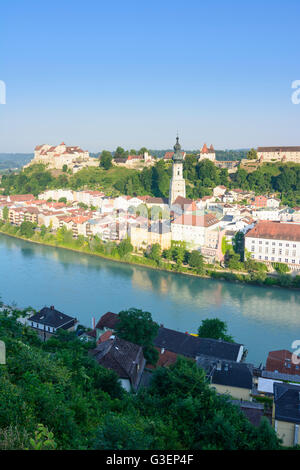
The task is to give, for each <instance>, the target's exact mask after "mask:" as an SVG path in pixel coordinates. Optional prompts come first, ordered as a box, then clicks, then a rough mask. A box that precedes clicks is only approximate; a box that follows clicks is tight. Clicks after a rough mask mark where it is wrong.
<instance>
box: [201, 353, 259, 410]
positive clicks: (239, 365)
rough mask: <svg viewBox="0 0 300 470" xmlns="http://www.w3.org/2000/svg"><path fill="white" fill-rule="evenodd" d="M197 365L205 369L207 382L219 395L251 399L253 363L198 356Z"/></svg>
mask: <svg viewBox="0 0 300 470" xmlns="http://www.w3.org/2000/svg"><path fill="white" fill-rule="evenodd" d="M197 365H198V367H201V368H202V369H204V370H205V372H206V376H207V380H208V383H209V385H210V387H211V388H213V389H215V390H216V392H217V393H219V394H221V395H229V396H231V397H232V398H235V399H238V400H245V401H252V396H251V394H252V388H253V365H252V364H246V363H244V362H235V361H229V360H224V359H223V360H222V359H219V358H214V357H209V356H200V357H198V358H197Z"/></svg>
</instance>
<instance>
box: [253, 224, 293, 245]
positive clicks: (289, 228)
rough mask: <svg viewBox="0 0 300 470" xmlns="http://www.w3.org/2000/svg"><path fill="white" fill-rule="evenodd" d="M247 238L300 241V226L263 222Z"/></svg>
mask: <svg viewBox="0 0 300 470" xmlns="http://www.w3.org/2000/svg"><path fill="white" fill-rule="evenodd" d="M245 237H251V238H267V239H270V240H287V241H300V225H298V224H285V223H281V222H271V221H266V220H263V221H259V222H258V223H257V224H256V225H255V227H253V229H251V230H249V232H248V233H247V234H246V235H245Z"/></svg>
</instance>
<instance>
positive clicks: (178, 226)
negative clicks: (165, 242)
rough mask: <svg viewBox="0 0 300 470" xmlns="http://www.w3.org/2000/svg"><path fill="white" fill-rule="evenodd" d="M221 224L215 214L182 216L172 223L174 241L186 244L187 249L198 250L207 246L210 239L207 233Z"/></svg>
mask: <svg viewBox="0 0 300 470" xmlns="http://www.w3.org/2000/svg"><path fill="white" fill-rule="evenodd" d="M219 224H220V222H219V220H218V219H217V218H216V217H215V215H214V214H205V215H193V214H182V215H181V216H179V217H177V218H176V219H175V220H174V221H173V222H172V223H171V231H172V240H173V241H183V242H186V245H187V249H194V250H197V249H199V248H201V247H203V246H205V245H206V242H207V241H208V239H209V237H208V235H207V232H208V231H212V230H214V229H216V228H217V227H218V226H219ZM213 239H214V240H215V236H214V237H213Z"/></svg>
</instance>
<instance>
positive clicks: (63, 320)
mask: <svg viewBox="0 0 300 470" xmlns="http://www.w3.org/2000/svg"><path fill="white" fill-rule="evenodd" d="M28 321H30V322H31V321H33V322H36V323H40V324H41V325H46V326H51V327H53V328H62V329H65V330H67V329H68V328H71V327H72V326H73V325H75V323H77V320H76V318H73V317H70V316H69V315H66V314H64V313H62V312H59V311H58V310H55V308H54V307H50V308H49V307H44V308H42V310H40V311H39V312H38V313H36V314H35V315H33V316H32V317H30V318H29V319H28Z"/></svg>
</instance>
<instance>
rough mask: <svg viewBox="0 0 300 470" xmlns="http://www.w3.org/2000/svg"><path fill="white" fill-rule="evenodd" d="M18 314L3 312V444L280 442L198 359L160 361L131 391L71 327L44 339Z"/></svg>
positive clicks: (217, 445)
mask: <svg viewBox="0 0 300 470" xmlns="http://www.w3.org/2000/svg"><path fill="white" fill-rule="evenodd" d="M21 315H22V312H20V311H13V312H11V313H8V312H5V311H4V312H2V313H0V339H1V340H2V341H5V343H6V348H7V364H6V365H1V366H0V448H2V449H26V448H32V449H36V448H52V449H55V448H57V449H116V450H122V449H231V450H233V449H276V448H278V445H279V443H278V440H277V438H276V435H275V433H274V431H273V430H272V428H271V427H270V425H269V424H268V423H267V422H266V421H262V423H261V425H260V427H259V428H255V427H253V426H252V425H251V424H250V422H249V421H248V420H247V419H246V417H245V416H244V415H243V414H242V413H241V412H240V411H239V409H238V407H236V406H234V405H232V404H231V403H229V402H228V400H227V399H226V398H223V397H220V396H217V395H216V393H215V392H214V391H213V390H212V389H210V388H209V386H208V384H207V383H206V380H205V376H204V372H203V371H202V370H201V369H199V368H198V367H197V366H196V363H195V362H194V361H191V360H185V359H180V360H178V362H177V364H175V365H174V366H172V367H170V368H168V369H167V368H166V369H162V368H158V369H157V370H156V371H155V372H153V376H152V377H153V379H152V382H151V386H150V388H148V389H144V390H141V391H140V392H139V393H138V394H137V395H134V394H128V393H127V392H125V391H124V390H123V389H122V388H121V386H120V384H119V381H118V379H117V376H116V375H115V374H114V372H112V371H109V370H106V369H104V368H102V367H101V366H99V365H98V363H97V362H96V361H94V360H93V359H92V358H91V357H89V355H88V349H89V348H91V344H88V343H85V342H82V341H80V340H79V339H78V338H77V337H76V335H75V334H74V333H68V332H60V333H57V334H56V335H55V336H54V337H53V338H51V339H50V340H48V341H47V342H46V343H42V342H41V341H40V340H39V339H38V337H37V335H36V333H35V332H34V331H32V330H31V329H30V328H29V327H26V326H24V325H23V324H21V323H19V322H18V321H17V317H19V316H21Z"/></svg>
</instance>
